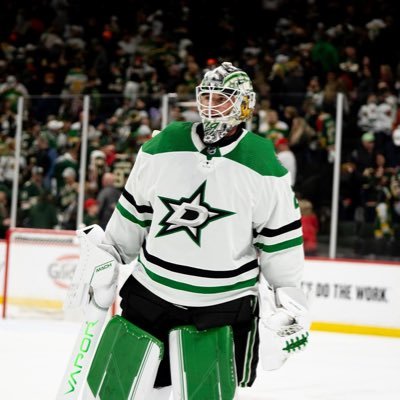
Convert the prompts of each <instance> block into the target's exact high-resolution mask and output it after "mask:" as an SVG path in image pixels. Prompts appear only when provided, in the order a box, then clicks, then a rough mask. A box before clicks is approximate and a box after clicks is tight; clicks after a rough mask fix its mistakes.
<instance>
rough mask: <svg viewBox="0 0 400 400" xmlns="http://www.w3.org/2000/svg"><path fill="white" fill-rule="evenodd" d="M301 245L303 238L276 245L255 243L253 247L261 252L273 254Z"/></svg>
mask: <svg viewBox="0 0 400 400" xmlns="http://www.w3.org/2000/svg"><path fill="white" fill-rule="evenodd" d="M301 244H303V236H299V237H297V238H294V239H290V240H286V241H285V242H281V243H276V244H262V243H256V244H255V245H254V246H256V247H258V248H259V249H260V250H262V251H265V252H266V253H275V252H276V251H281V250H285V249H290V248H291V247H295V246H300V245H301Z"/></svg>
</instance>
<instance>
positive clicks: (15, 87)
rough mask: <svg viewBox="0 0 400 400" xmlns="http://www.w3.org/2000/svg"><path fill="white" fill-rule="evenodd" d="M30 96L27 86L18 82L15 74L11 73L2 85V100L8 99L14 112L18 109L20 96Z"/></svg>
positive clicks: (0, 90) (0, 97) (0, 93)
mask: <svg viewBox="0 0 400 400" xmlns="http://www.w3.org/2000/svg"><path fill="white" fill-rule="evenodd" d="M20 96H24V97H26V98H27V97H28V90H27V89H26V87H25V86H24V85H23V84H22V83H20V82H18V80H17V78H16V77H15V76H14V75H9V76H7V78H6V81H5V83H3V84H2V85H0V100H7V101H9V102H10V105H11V108H12V110H13V111H14V112H16V111H17V102H18V97H20Z"/></svg>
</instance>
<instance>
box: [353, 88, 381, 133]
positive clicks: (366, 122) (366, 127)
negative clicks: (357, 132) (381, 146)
mask: <svg viewBox="0 0 400 400" xmlns="http://www.w3.org/2000/svg"><path fill="white" fill-rule="evenodd" d="M377 116H378V106H377V97H376V95H375V94H374V93H370V94H369V95H368V98H367V103H366V104H363V105H362V106H361V107H360V109H359V110H358V122H357V125H358V127H359V128H360V129H361V130H363V131H364V132H366V131H371V132H373V131H374V130H375V127H376V120H377Z"/></svg>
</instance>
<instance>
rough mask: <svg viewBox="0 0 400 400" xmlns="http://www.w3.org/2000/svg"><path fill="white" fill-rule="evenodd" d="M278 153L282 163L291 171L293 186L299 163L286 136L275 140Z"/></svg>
mask: <svg viewBox="0 0 400 400" xmlns="http://www.w3.org/2000/svg"><path fill="white" fill-rule="evenodd" d="M275 148H276V155H277V157H278V159H279V161H280V162H281V163H282V165H283V166H284V167H285V168H286V169H287V170H288V171H289V172H290V181H291V184H292V187H293V186H294V185H295V183H296V173H297V164H296V158H295V156H294V154H293V152H292V150H290V147H289V141H288V140H287V139H286V138H283V137H282V138H279V139H277V140H276V141H275Z"/></svg>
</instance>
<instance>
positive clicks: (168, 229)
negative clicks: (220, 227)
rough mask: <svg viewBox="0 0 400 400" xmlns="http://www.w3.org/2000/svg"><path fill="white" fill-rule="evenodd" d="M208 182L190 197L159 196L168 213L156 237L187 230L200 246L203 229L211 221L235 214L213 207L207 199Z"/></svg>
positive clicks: (161, 222)
mask: <svg viewBox="0 0 400 400" xmlns="http://www.w3.org/2000/svg"><path fill="white" fill-rule="evenodd" d="M206 182H207V181H204V182H203V183H202V184H201V185H200V186H199V187H198V188H197V189H196V190H195V191H194V193H193V194H192V195H191V196H190V197H181V198H180V199H179V200H175V199H170V198H167V197H163V196H158V198H159V199H160V200H161V201H162V203H163V204H164V206H165V207H166V208H167V209H168V213H167V214H166V215H165V217H164V218H163V219H162V220H161V221H160V223H159V225H160V226H161V229H160V231H159V232H158V233H157V235H156V237H160V236H165V235H170V234H173V233H177V232H182V231H183V232H186V233H187V235H189V237H190V238H191V239H192V240H193V241H194V242H195V243H196V244H197V245H198V246H200V241H201V234H202V231H203V229H204V228H205V227H206V226H207V225H209V224H210V223H211V222H214V221H217V220H218V219H221V218H224V217H228V216H230V215H233V214H235V213H234V212H232V211H227V210H222V209H219V208H215V207H211V206H210V205H209V204H208V203H207V202H206V201H205V191H206Z"/></svg>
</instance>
